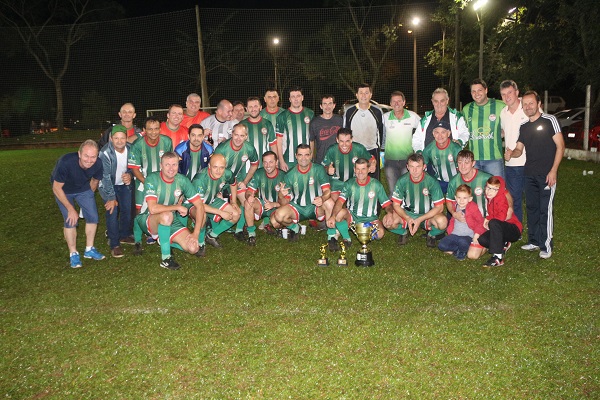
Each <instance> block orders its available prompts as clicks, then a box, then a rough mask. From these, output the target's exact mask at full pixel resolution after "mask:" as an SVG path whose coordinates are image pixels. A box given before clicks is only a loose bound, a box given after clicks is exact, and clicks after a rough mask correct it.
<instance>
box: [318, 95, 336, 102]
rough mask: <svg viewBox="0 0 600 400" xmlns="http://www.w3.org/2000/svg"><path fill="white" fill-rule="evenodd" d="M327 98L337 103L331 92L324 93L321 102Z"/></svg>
mask: <svg viewBox="0 0 600 400" xmlns="http://www.w3.org/2000/svg"><path fill="white" fill-rule="evenodd" d="M325 99H331V100H332V101H333V102H334V103H335V97H333V96H332V95H330V94H324V95H323V96H321V103H322V102H323V100H325Z"/></svg>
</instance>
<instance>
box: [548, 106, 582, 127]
mask: <svg viewBox="0 0 600 400" xmlns="http://www.w3.org/2000/svg"><path fill="white" fill-rule="evenodd" d="M554 116H555V117H556V119H557V120H558V124H559V125H560V128H561V130H562V131H563V132H564V131H565V128H567V127H569V126H571V125H573V124H574V123H575V122H577V121H583V118H585V108H583V107H578V108H571V109H570V110H563V111H559V112H557V113H556V114H554Z"/></svg>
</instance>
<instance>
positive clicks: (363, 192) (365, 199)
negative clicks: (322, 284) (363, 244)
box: [327, 158, 394, 251]
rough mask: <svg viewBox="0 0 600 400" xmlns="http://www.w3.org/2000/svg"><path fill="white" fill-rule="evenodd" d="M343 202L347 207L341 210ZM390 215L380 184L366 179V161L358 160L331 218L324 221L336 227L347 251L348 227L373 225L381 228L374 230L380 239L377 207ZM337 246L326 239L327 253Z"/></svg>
mask: <svg viewBox="0 0 600 400" xmlns="http://www.w3.org/2000/svg"><path fill="white" fill-rule="evenodd" d="M344 203H346V208H344ZM379 205H381V207H382V208H384V209H385V210H386V212H387V213H388V214H392V213H393V212H394V209H393V207H392V202H391V201H390V199H389V198H388V196H387V194H386V193H385V189H384V188H383V185H382V184H381V182H379V181H378V180H377V179H375V178H371V177H370V176H369V161H368V160H367V159H366V158H359V159H358V160H356V162H355V163H354V177H353V178H351V179H349V180H348V181H346V183H345V184H344V189H343V190H342V192H341V193H340V196H339V198H338V199H337V201H336V202H335V206H334V207H333V211H332V212H331V216H330V217H329V218H328V219H327V227H328V228H330V229H331V228H337V229H338V230H339V231H340V234H341V235H342V239H343V241H344V244H345V245H346V248H348V247H350V246H351V245H352V241H351V238H350V233H349V232H348V225H349V224H350V223H352V222H357V223H365V222H372V223H376V224H377V225H378V226H379V227H381V229H378V230H377V236H376V237H375V238H376V239H382V238H383V235H385V230H384V229H383V226H382V225H381V223H380V222H379V220H378V206H379ZM337 249H338V243H337V240H335V238H330V239H329V250H330V251H337Z"/></svg>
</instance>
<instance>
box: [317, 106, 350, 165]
mask: <svg viewBox="0 0 600 400" xmlns="http://www.w3.org/2000/svg"><path fill="white" fill-rule="evenodd" d="M343 123H344V121H343V119H342V117H341V115H337V114H333V116H332V117H331V118H330V119H325V118H323V117H322V116H321V115H319V116H317V117H315V118H313V120H312V121H310V141H311V142H312V141H313V140H314V141H315V149H316V153H317V154H316V158H315V159H316V162H317V164H321V162H323V158H325V152H327V149H328V148H329V146H331V145H333V144H335V143H336V137H337V132H338V130H340V128H341V127H342V125H343Z"/></svg>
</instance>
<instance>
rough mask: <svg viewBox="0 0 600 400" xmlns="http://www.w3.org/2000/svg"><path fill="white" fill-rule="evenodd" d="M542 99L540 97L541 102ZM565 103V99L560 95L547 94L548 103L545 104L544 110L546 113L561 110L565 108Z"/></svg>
mask: <svg viewBox="0 0 600 400" xmlns="http://www.w3.org/2000/svg"><path fill="white" fill-rule="evenodd" d="M543 101H544V100H543V98H542V102H543ZM566 104H567V103H566V102H565V99H563V98H562V97H560V96H548V105H547V109H546V112H547V113H548V114H552V113H555V112H557V111H562V110H564V109H565V105H566Z"/></svg>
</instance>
